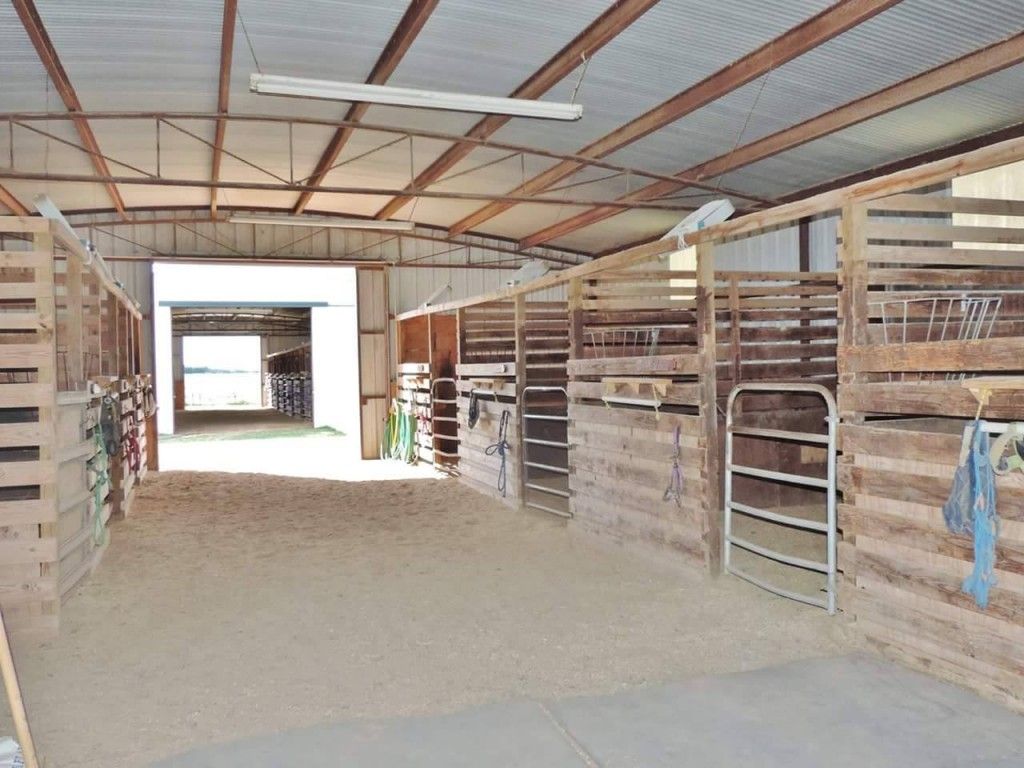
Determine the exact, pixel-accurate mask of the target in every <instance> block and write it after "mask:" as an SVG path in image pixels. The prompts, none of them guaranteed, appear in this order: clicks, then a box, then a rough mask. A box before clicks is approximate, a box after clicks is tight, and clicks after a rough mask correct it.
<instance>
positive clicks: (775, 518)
mask: <svg viewBox="0 0 1024 768" xmlns="http://www.w3.org/2000/svg"><path fill="white" fill-rule="evenodd" d="M746 392H761V393H774V394H779V393H783V394H787V393H805V394H816V395H819V396H820V397H821V398H822V399H823V400H824V401H825V406H826V409H827V412H828V415H827V416H826V417H825V423H826V426H827V431H826V432H825V433H817V432H801V431H793V430H785V429H766V428H761V427H747V426H737V425H736V423H735V412H734V409H735V405H736V402H737V400H738V399H739V397H740V396H741V395H743V394H744V393H746ZM725 414H726V415H725V428H726V431H725V521H724V553H723V555H724V556H723V562H724V566H725V571H726V573H731V574H733V575H734V576H738V577H740V578H741V579H744V580H746V581H749V582H750V583H751V584H754V585H756V586H758V587H761V588H762V589H766V590H768V591H769V592H772V593H774V594H776V595H781V596H782V597H788V598H790V599H791V600H798V601H800V602H802V603H807V604H809V605H816V606H818V607H819V608H824V609H825V610H827V611H828V612H829V614H830V615H831V614H834V613H835V612H836V536H837V533H836V527H837V526H836V427H837V423H838V417H837V409H836V401H835V398H834V397H833V396H832V393H831V392H830V391H829V390H828V389H826V388H825V387H823V386H821V385H820V384H809V383H793V384H778V383H772V384H740V385H738V386H736V387H734V388H733V390H732V391H731V392H730V393H729V399H728V402H727V404H726V412H725ZM735 435H740V436H747V437H756V438H761V439H765V440H775V441H786V442H794V443H800V444H807V445H822V446H825V448H826V453H827V457H826V463H827V471H826V476H825V477H824V478H819V477H811V476H809V475H800V474H792V473H789V472H778V471H775V470H770V469H762V468H759V467H749V466H744V465H740V464H736V463H735V462H734V461H733V437H734V436H735ZM734 475H742V476H746V477H754V478H758V479H760V480H765V481H768V482H774V483H785V484H792V485H798V486H803V487H809V488H818V489H821V490H823V491H825V519H824V521H821V520H805V519H803V518H801V517H795V516H792V515H786V514H782V513H780V512H772V511H770V510H767V509H761V508H759V507H755V506H752V505H750V504H742V503H740V502H737V501H734V500H733V476H734ZM734 512H739V513H741V514H743V515H747V516H749V517H753V518H757V519H759V520H763V521H766V522H768V523H775V524H778V525H785V526H791V527H794V528H798V529H802V530H808V531H817V532H819V533H824V534H825V536H826V545H825V546H826V555H825V560H824V561H823V562H821V561H817V560H811V559H808V558H804V557H797V556H795V555H791V554H787V553H785V552H779V551H778V550H775V549H772V548H770V547H767V546H764V545H762V544H758V543H756V542H753V541H750V540H748V539H745V538H742V537H740V536H737V535H736V534H734V533H733V513H734ZM733 547H738V548H740V549H743V550H745V551H747V552H751V553H753V554H755V555H758V556H760V557H763V558H767V559H769V560H773V561H775V562H777V563H782V564H783V565H788V566H792V567H794V568H802V569H806V570H811V571H816V572H819V573H822V574H824V575H825V583H826V586H825V597H824V598H821V597H819V596H817V595H807V594H804V593H801V592H796V591H794V590H790V589H786V588H783V587H780V586H778V585H775V584H772V583H771V582H770V581H769V580H767V579H763V578H760V577H758V576H754V575H753V574H751V573H749V572H747V571H745V570H743V569H742V568H739V567H738V566H737V565H736V564H735V563H734V562H733V556H732V555H733Z"/></svg>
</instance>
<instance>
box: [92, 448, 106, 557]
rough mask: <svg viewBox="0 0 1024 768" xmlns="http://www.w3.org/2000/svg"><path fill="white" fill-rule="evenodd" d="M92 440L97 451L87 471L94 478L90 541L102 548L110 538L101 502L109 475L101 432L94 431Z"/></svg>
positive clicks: (104, 495)
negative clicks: (104, 521)
mask: <svg viewBox="0 0 1024 768" xmlns="http://www.w3.org/2000/svg"><path fill="white" fill-rule="evenodd" d="M93 440H94V441H95V443H96V449H97V450H96V455H95V456H93V457H92V458H91V459H90V460H89V469H91V470H92V472H93V474H95V476H96V477H95V479H94V480H93V485H92V501H93V508H92V540H93V541H94V542H95V544H96V546H97V547H102V546H104V545H105V544H106V543H107V540H108V538H109V536H110V534H109V532H108V531H107V526H105V525H104V524H103V500H104V499H105V498H106V497H107V492H108V491H109V490H110V473H109V471H108V470H109V463H108V457H107V447H106V442H105V441H104V439H103V435H102V433H101V430H98V429H97V430H94V432H93ZM101 465H102V466H101Z"/></svg>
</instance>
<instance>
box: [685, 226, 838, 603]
mask: <svg viewBox="0 0 1024 768" xmlns="http://www.w3.org/2000/svg"><path fill="white" fill-rule="evenodd" d="M751 245H754V246H755V250H758V248H757V246H758V243H757V241H756V240H755V242H754V243H751ZM762 247H763V246H762ZM704 253H705V254H709V253H710V254H711V255H712V256H714V255H715V254H717V255H718V256H721V257H723V258H720V259H715V261H716V270H715V319H716V350H717V355H716V357H717V366H716V379H717V385H716V398H717V410H718V412H719V414H721V415H722V417H724V424H722V431H721V434H722V435H723V437H724V440H723V445H722V448H723V457H722V466H723V468H724V471H723V485H724V487H723V510H724V516H723V528H724V531H723V539H724V567H725V570H726V571H727V572H729V573H731V574H733V575H736V576H739V577H740V578H743V579H746V580H747V581H750V582H752V583H754V584H757V585H758V586H762V587H765V588H767V589H769V590H770V591H773V592H776V593H778V594H782V595H784V596H786V597H791V598H794V599H797V600H800V601H802V602H806V603H809V604H811V605H817V606H819V607H822V608H826V609H828V610H829V611H832V612H834V611H835V608H836V593H837V590H836V540H837V537H838V532H837V529H836V491H835V417H836V412H835V388H836V339H837V332H838V328H837V325H836V310H837V284H836V272H835V270H834V269H833V270H827V271H821V272H810V271H803V272H801V271H794V272H783V271H769V270H766V271H760V272H753V271H724V270H723V271H720V270H718V269H717V262H718V261H724V260H726V258H727V256H728V245H727V244H721V245H719V246H718V247H716V249H715V251H714V252H712V251H710V249H709V250H706V251H705V252H704ZM764 256H765V257H766V258H764V259H763V261H764V262H766V263H769V264H770V263H771V262H775V263H776V264H778V263H779V262H782V261H783V259H785V258H787V257H788V258H789V259H791V260H795V259H794V257H795V256H796V254H779V253H772V252H769V253H765V254H764ZM830 456H831V461H830V459H829V457H830Z"/></svg>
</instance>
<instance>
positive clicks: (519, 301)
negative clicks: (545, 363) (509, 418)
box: [515, 293, 528, 504]
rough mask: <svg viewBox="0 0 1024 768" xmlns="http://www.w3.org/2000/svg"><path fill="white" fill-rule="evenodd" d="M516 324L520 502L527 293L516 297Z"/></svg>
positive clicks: (522, 497) (522, 494)
mask: <svg viewBox="0 0 1024 768" xmlns="http://www.w3.org/2000/svg"><path fill="white" fill-rule="evenodd" d="M515 326H516V413H517V414H518V415H519V418H518V419H516V421H517V423H518V429H517V431H518V432H519V451H518V456H517V457H516V459H517V464H518V466H519V478H518V479H519V503H520V504H522V503H523V502H524V501H525V500H526V485H525V483H526V467H525V466H524V465H523V462H524V461H525V460H526V443H525V442H524V440H523V438H524V437H526V419H524V418H523V411H524V407H523V406H524V403H523V389H525V388H526V386H527V383H528V382H527V380H526V379H527V367H526V294H524V293H520V294H517V295H516V297H515Z"/></svg>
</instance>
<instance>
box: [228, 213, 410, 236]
mask: <svg viewBox="0 0 1024 768" xmlns="http://www.w3.org/2000/svg"><path fill="white" fill-rule="evenodd" d="M228 221H229V222H230V223H231V224H277V225H279V226H283V227H328V228H332V229H378V230H385V231H392V232H395V231H397V232H409V231H411V230H412V228H413V227H415V226H416V225H415V224H413V222H411V221H397V220H385V221H374V220H373V219H340V218H339V219H334V218H331V217H330V216H231V217H230V218H229V219H228Z"/></svg>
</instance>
